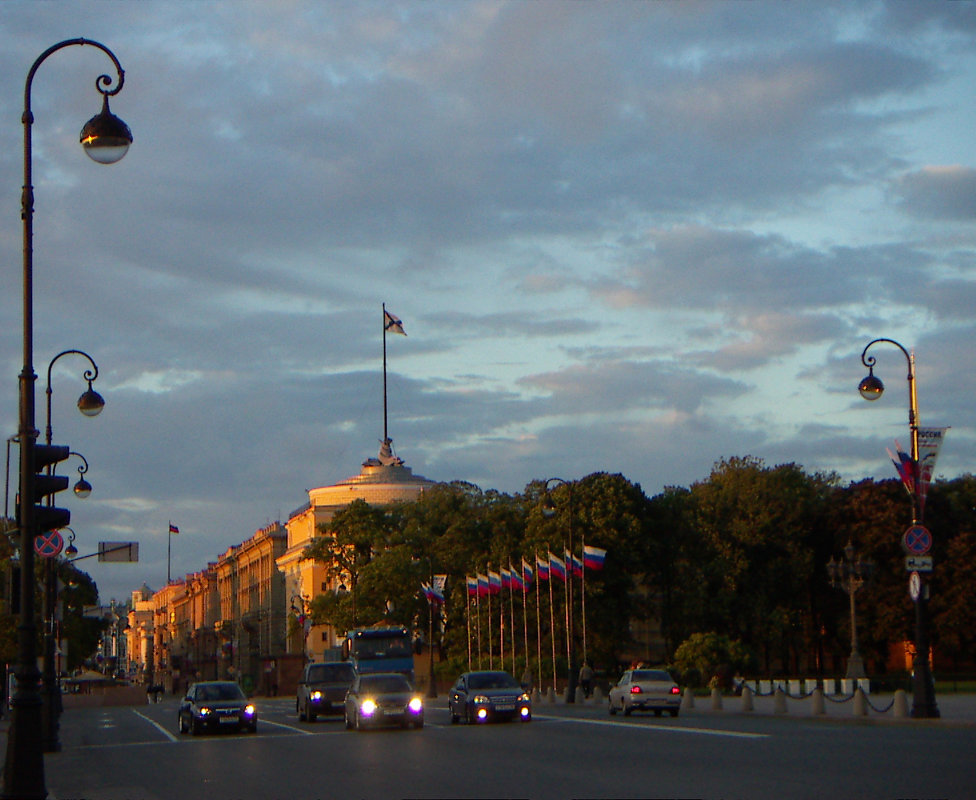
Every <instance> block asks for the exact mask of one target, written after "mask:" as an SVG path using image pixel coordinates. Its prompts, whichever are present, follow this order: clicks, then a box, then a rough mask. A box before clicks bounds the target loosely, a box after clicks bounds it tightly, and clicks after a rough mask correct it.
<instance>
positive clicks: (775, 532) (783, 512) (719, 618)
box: [691, 457, 837, 671]
mask: <svg viewBox="0 0 976 800" xmlns="http://www.w3.org/2000/svg"><path fill="white" fill-rule="evenodd" d="M836 481H837V478H836V476H833V475H813V476H810V475H807V474H806V473H805V472H803V470H802V469H801V468H800V467H799V466H797V465H796V464H781V465H778V466H776V467H771V468H769V467H766V466H764V464H763V462H762V461H761V460H760V459H755V458H752V457H745V458H732V459H728V460H725V461H721V462H719V463H718V464H716V465H715V468H714V469H713V470H712V474H711V475H710V476H709V478H708V480H707V481H703V482H700V483H696V484H694V485H693V486H692V487H691V492H692V496H693V500H694V503H695V524H696V526H697V528H698V530H699V532H700V534H701V535H702V537H703V538H704V540H705V542H706V544H707V547H708V553H707V555H706V563H705V564H704V566H703V572H704V574H703V578H704V584H705V586H706V587H707V591H708V595H709V597H710V598H711V600H710V602H709V604H708V607H707V608H706V609H705V614H704V622H705V629H708V630H726V631H728V632H729V634H730V635H731V636H734V637H736V638H741V639H742V641H743V642H744V643H745V644H747V645H751V646H754V647H755V648H756V649H757V650H758V651H759V652H761V653H762V662H763V667H764V669H765V670H766V671H770V670H771V669H772V666H773V664H774V663H776V662H779V663H781V664H783V665H784V666H786V667H787V668H792V669H793V670H794V671H795V670H797V669H798V668H799V660H800V656H801V653H804V652H807V653H808V652H810V651H811V650H812V648H813V644H812V641H811V631H810V629H809V626H808V625H807V624H806V623H808V622H809V620H810V619H811V611H812V608H813V597H814V594H815V592H816V589H815V587H816V583H817V580H816V573H815V570H816V569H817V568H819V565H818V563H817V561H818V554H819V553H822V552H823V551H824V545H825V543H826V542H827V540H828V539H827V536H826V535H825V531H824V527H823V522H824V517H825V511H826V502H827V500H828V498H829V496H830V491H831V489H832V487H833V486H834V484H835V483H836Z"/></svg>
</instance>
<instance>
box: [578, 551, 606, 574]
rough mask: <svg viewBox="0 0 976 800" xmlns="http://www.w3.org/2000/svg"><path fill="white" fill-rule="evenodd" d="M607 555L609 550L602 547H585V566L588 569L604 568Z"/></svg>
mask: <svg viewBox="0 0 976 800" xmlns="http://www.w3.org/2000/svg"><path fill="white" fill-rule="evenodd" d="M606 557H607V551H606V550H604V549H603V548H602V547H592V546H591V545H586V546H584V547H583V566H584V567H585V568H586V569H594V570H598V569H603V562H604V561H605V560H606Z"/></svg>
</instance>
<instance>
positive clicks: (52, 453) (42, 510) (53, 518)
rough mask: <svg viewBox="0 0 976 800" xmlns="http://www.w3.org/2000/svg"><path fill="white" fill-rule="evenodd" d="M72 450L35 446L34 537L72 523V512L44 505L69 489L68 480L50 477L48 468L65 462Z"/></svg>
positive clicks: (59, 446)
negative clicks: (45, 500) (52, 497)
mask: <svg viewBox="0 0 976 800" xmlns="http://www.w3.org/2000/svg"><path fill="white" fill-rule="evenodd" d="M70 452H71V448H70V447H67V446H66V445H60V444H35V445H34V497H33V498H32V500H33V501H34V522H35V525H36V529H35V531H34V535H35V536H36V535H37V534H40V533H44V532H45V531H53V530H57V529H58V528H63V527H65V526H66V525H67V524H68V523H69V522H71V512H70V511H68V509H66V508H56V507H55V506H49V505H45V504H44V498H46V497H48V496H49V495H53V494H55V493H57V492H61V491H64V490H65V489H67V488H68V478H67V476H62V475H48V474H47V468H48V467H51V466H53V465H55V464H57V463H58V462H59V461H64V460H65V459H66V458H67V457H68V455H69V453H70Z"/></svg>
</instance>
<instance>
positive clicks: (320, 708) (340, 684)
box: [295, 661, 356, 722]
mask: <svg viewBox="0 0 976 800" xmlns="http://www.w3.org/2000/svg"><path fill="white" fill-rule="evenodd" d="M355 678H356V670H354V669H353V666H352V664H350V663H349V662H348V661H325V662H319V663H312V664H306V665H305V669H304V670H302V677H301V680H300V681H299V682H298V692H297V696H296V698H295V710H296V711H297V712H298V719H300V720H301V721H303V722H304V721H305V720H308V721H309V722H315V718H316V717H317V716H318V715H319V714H341V713H343V707H344V705H345V702H346V692H348V691H349V687H350V686H352V682H353V680H355Z"/></svg>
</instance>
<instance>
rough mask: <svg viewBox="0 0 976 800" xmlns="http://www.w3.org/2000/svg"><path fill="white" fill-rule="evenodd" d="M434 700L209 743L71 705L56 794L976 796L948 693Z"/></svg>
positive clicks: (166, 721) (118, 712)
mask: <svg viewBox="0 0 976 800" xmlns="http://www.w3.org/2000/svg"><path fill="white" fill-rule="evenodd" d="M431 702H432V705H431V706H430V707H429V708H428V712H427V725H426V726H425V728H424V729H423V730H420V731H413V730H411V731H401V730H381V731H368V732H350V731H346V730H345V728H344V726H343V724H342V722H341V721H340V720H338V719H322V718H320V720H319V721H318V722H316V723H311V724H310V723H299V722H298V721H297V717H296V715H295V713H294V700H293V699H292V698H276V699H262V698H258V700H257V705H258V710H259V714H260V722H259V730H258V733H257V734H222V735H216V736H201V737H192V736H181V735H180V734H179V733H178V732H177V726H176V702H175V700H172V699H170V700H168V701H166V702H163V703H160V704H158V705H146V706H133V707H116V708H91V709H71V710H69V711H66V712H65V714H64V717H63V718H62V726H61V741H62V745H63V748H62V751H61V752H60V753H54V754H49V755H47V756H46V757H45V774H46V785H47V789H48V793H49V797H50V798H52V800H81V798H85V799H86V800H163V799H164V798H165V800H171V799H172V798H178V799H179V800H195V799H196V798H201V800H202V799H203V798H206V800H224V799H226V800H251V799H254V800H257V799H260V800H268V799H275V798H281V799H282V800H284V798H288V800H314V799H316V798H322V799H324V798H383V799H384V800H389V798H435V797H436V798H453V797H465V798H494V797H509V798H518V797H522V798H571V797H575V798H587V797H589V798H597V797H599V798H656V797H708V798H777V800H778V799H779V798H825V797H829V798H834V799H836V800H840V799H841V798H849V797H859V798H912V797H914V798H969V797H974V796H976V780H974V779H976V769H974V767H973V753H974V752H976V699H973V700H969V701H967V703H965V704H964V703H963V702H962V701H959V700H958V699H957V700H956V705H953V703H952V702H950V701H949V700H947V699H944V698H940V708H941V709H942V711H943V718H942V719H940V720H911V719H897V720H896V719H893V718H892V715H891V714H890V713H887V714H876V713H874V712H873V711H872V712H871V713H870V714H869V716H867V717H855V716H852V715H851V714H850V706H849V705H848V706H846V707H844V706H840V705H838V706H836V707H835V706H831V707H830V709H829V713H828V714H827V715H825V716H813V715H811V714H810V713H808V712H807V711H806V710H805V708H803V707H801V708H797V709H791V710H790V713H788V714H776V713H772V712H773V709H772V708H771V707H766V706H764V705H763V703H762V702H759V703H757V706H756V710H755V711H754V712H753V713H743V712H742V711H741V710H738V709H737V707H736V705H735V702H734V701H726V703H725V705H724V709H723V710H721V711H713V710H711V708H710V707H709V706H708V703H707V701H704V702H702V701H699V703H698V704H697V705H698V707H697V708H695V709H694V710H691V711H688V712H684V713H682V715H681V716H680V717H678V718H677V719H670V718H667V717H662V718H656V717H654V716H653V715H646V716H641V715H637V714H635V715H634V716H632V717H627V718H624V717H621V716H620V715H617V716H615V717H610V716H609V715H608V714H607V712H606V709H605V708H604V707H603V706H602V705H601V706H593V705H584V706H579V705H572V706H566V705H561V704H559V705H548V704H545V703H543V704H541V705H538V706H537V708H536V714H535V718H534V719H533V721H532V722H531V723H528V724H523V723H508V724H496V725H487V726H481V725H474V726H467V725H451V723H450V718H449V716H448V714H447V710H446V703H445V701H444V699H443V698H441V699H440V700H435V701H431ZM877 704H878V706H879V707H883V703H882V701H881V699H880V698H879V699H878V700H877Z"/></svg>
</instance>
